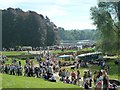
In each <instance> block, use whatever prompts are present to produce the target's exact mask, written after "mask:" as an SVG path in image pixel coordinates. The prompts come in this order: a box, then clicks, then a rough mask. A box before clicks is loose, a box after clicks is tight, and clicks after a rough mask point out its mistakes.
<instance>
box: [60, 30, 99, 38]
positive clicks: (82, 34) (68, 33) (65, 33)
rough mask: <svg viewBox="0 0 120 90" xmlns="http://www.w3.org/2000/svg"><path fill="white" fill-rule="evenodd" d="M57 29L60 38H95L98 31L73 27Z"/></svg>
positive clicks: (97, 35)
mask: <svg viewBox="0 0 120 90" xmlns="http://www.w3.org/2000/svg"><path fill="white" fill-rule="evenodd" d="M58 29H59V31H58V32H59V36H60V40H97V39H98V38H99V32H98V31H97V30H94V29H84V30H79V29H77V30H76V29H74V30H64V28H58Z"/></svg>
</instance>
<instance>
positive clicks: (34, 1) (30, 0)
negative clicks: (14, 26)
mask: <svg viewBox="0 0 120 90" xmlns="http://www.w3.org/2000/svg"><path fill="white" fill-rule="evenodd" d="M96 5H97V0H0V9H7V8H8V7H12V8H20V9H22V10H23V11H28V10H31V11H35V12H37V13H38V14H42V15H43V16H48V17H49V18H50V20H51V21H52V22H54V23H55V24H56V25H57V26H58V27H63V28H64V29H65V30H71V29H80V30H82V29H96V27H95V26H94V25H93V24H92V23H93V21H92V20H91V19H90V17H91V16H90V7H93V6H96Z"/></svg>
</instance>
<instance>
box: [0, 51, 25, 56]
mask: <svg viewBox="0 0 120 90" xmlns="http://www.w3.org/2000/svg"><path fill="white" fill-rule="evenodd" d="M21 54H25V55H27V53H26V52H22V51H2V55H5V56H10V55H21Z"/></svg>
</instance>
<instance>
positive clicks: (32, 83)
mask: <svg viewBox="0 0 120 90" xmlns="http://www.w3.org/2000/svg"><path fill="white" fill-rule="evenodd" d="M0 76H2V79H0V85H1V80H2V88H80V87H79V86H76V85H72V84H65V83H62V82H49V81H45V80H43V79H41V78H31V77H24V76H22V77H20V76H19V77H18V76H11V75H6V74H0Z"/></svg>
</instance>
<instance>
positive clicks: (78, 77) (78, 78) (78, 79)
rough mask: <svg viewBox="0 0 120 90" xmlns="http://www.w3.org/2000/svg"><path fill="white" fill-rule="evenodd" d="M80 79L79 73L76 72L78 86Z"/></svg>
mask: <svg viewBox="0 0 120 90" xmlns="http://www.w3.org/2000/svg"><path fill="white" fill-rule="evenodd" d="M80 79H81V77H80V71H79V70H77V83H78V85H80Z"/></svg>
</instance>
